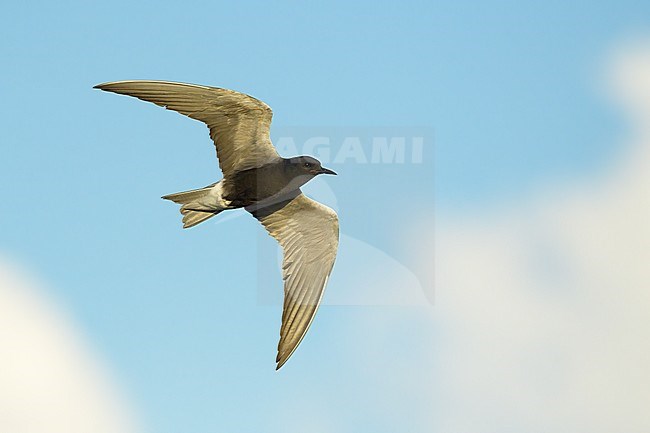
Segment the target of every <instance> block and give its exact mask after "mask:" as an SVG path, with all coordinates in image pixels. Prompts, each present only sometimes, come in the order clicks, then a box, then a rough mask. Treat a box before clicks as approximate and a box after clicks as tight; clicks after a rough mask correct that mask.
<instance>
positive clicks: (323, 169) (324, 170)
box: [319, 167, 336, 176]
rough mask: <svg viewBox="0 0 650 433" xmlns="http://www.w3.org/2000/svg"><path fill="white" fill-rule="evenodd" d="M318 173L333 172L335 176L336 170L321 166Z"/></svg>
mask: <svg viewBox="0 0 650 433" xmlns="http://www.w3.org/2000/svg"><path fill="white" fill-rule="evenodd" d="M319 174H333V175H335V176H336V172H334V171H332V170H330V169H329V168H325V167H322V168H321V169H320V172H319Z"/></svg>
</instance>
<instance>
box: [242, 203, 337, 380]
mask: <svg viewBox="0 0 650 433" xmlns="http://www.w3.org/2000/svg"><path fill="white" fill-rule="evenodd" d="M252 213H253V215H254V216H255V217H256V218H257V219H258V220H260V222H261V223H262V224H263V225H264V227H265V228H266V230H268V232H269V234H270V235H271V236H273V237H274V238H275V239H276V240H277V241H278V242H279V243H280V245H281V246H282V249H283V250H284V260H283V263H282V270H283V279H284V309H283V312H282V328H281V329H280V343H279V344H278V355H277V358H276V362H277V363H278V365H277V368H278V369H279V368H280V367H282V365H283V364H284V363H285V362H287V359H289V357H290V356H291V354H292V353H293V352H294V351H295V350H296V347H298V344H300V341H302V338H303V337H304V336H305V334H306V333H307V329H309V325H310V324H311V322H312V320H313V319H314V315H315V314H316V310H317V309H318V305H319V304H320V300H321V298H322V296H323V290H324V288H325V285H326V284H327V279H328V277H329V275H330V273H331V272H332V267H333V266H334V260H335V259H336V251H337V249H338V245H339V220H338V217H337V215H336V212H334V211H333V210H332V209H330V208H328V207H327V206H324V205H322V204H320V203H318V202H317V201H314V200H312V199H310V198H308V197H306V196H305V195H303V194H299V195H298V196H297V197H295V198H293V199H290V200H288V201H285V202H283V203H280V204H278V205H275V206H270V207H268V208H262V209H259V210H256V211H253V212H252Z"/></svg>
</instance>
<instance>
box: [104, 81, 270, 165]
mask: <svg viewBox="0 0 650 433" xmlns="http://www.w3.org/2000/svg"><path fill="white" fill-rule="evenodd" d="M95 88H96V89H101V90H105V91H107V92H114V93H120V94H123V95H129V96H134V97H136V98H138V99H142V100H143V101H149V102H153V103H154V104H156V105H160V106H161V107H165V108H167V109H168V110H174V111H177V112H179V113H181V114H184V115H186V116H188V117H191V118H192V119H196V120H200V121H201V122H204V123H206V124H207V125H208V128H209V129H210V137H212V140H213V141H214V145H215V147H216V148H217V157H218V158H219V167H221V171H222V172H223V175H224V177H227V176H229V175H230V174H232V173H233V172H235V171H241V170H245V169H248V168H253V167H259V166H261V165H264V164H266V163H268V162H271V161H273V160H274V159H277V158H279V157H280V156H279V155H278V153H277V151H276V150H275V147H273V144H272V143H271V138H270V136H269V133H270V131H269V130H270V127H271V118H272V117H273V111H271V108H270V107H269V106H268V105H266V104H265V103H264V102H262V101H259V100H257V99H255V98H253V97H252V96H248V95H245V94H243V93H238V92H234V91H232V90H228V89H220V88H217V87H208V86H197V85H195V84H183V83H171V82H166V81H116V82H113V83H104V84H98V85H97V86H95Z"/></svg>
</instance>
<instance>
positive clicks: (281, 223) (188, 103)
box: [94, 80, 339, 370]
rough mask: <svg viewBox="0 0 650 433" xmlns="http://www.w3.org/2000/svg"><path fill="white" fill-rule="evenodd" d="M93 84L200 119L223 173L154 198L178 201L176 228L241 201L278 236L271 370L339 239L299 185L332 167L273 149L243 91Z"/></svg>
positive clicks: (334, 224) (307, 315)
mask: <svg viewBox="0 0 650 433" xmlns="http://www.w3.org/2000/svg"><path fill="white" fill-rule="evenodd" d="M94 88H95V89H100V90H103V91H106V92H113V93H117V94H122V95H128V96H132V97H135V98H138V99H141V100H143V101H147V102H152V103H154V104H156V105H159V106H161V107H164V108H166V109H168V110H173V111H176V112H178V113H180V114H183V115H185V116H187V117H190V118H192V119H195V120H198V121H201V122H203V123H205V124H206V125H207V126H208V129H209V131H210V137H211V138H212V141H213V142H214V146H215V148H216V153H217V158H218V161H219V167H220V169H221V172H222V174H223V178H222V179H221V180H219V181H218V182H215V183H213V184H211V185H208V186H206V187H204V188H199V189H194V190H190V191H184V192H178V193H174V194H168V195H165V196H163V197H162V198H163V199H165V200H170V201H172V202H174V203H177V204H179V205H181V207H180V212H181V214H182V216H183V217H182V221H183V228H190V227H194V226H196V225H197V224H199V223H201V222H203V221H206V220H208V219H210V218H212V217H214V216H216V215H218V214H220V213H221V212H223V211H226V210H233V209H242V208H243V209H244V210H245V211H247V212H249V213H250V214H252V215H253V216H254V217H255V218H256V219H257V220H259V222H261V224H262V225H263V226H264V228H265V229H266V230H267V231H268V233H269V234H270V235H271V236H272V237H273V238H275V239H276V241H277V242H278V243H279V244H280V246H281V247H282V250H283V261H282V278H283V281H284V303H283V311H282V325H281V328H280V340H279V342H278V348H277V356H276V359H275V362H276V370H279V369H280V368H281V367H282V366H283V365H284V364H285V363H286V362H287V360H288V359H289V358H290V357H291V355H292V354H293V353H294V351H295V350H296V348H297V347H298V345H299V344H300V342H301V341H302V339H303V337H304V336H305V334H306V333H307V330H308V329H309V327H310V325H311V323H312V321H313V320H314V316H315V314H316V311H317V309H318V306H319V304H320V303H321V299H322V297H323V292H324V290H325V286H326V285H327V281H328V278H329V276H330V274H331V272H332V268H333V266H334V261H335V259H336V254H337V250H338V244H339V220H338V215H337V214H336V212H335V211H334V210H332V209H330V208H329V207H327V206H325V205H323V204H321V203H319V202H317V201H315V200H312V199H311V198H309V197H307V196H306V195H304V194H303V193H302V191H301V189H300V188H301V187H302V186H303V185H304V184H306V183H307V182H309V181H310V180H311V179H313V178H314V177H316V176H319V175H321V174H330V175H336V173H335V172H334V171H332V170H330V169H327V168H324V167H323V166H322V164H321V163H320V161H318V160H317V159H316V158H313V157H311V156H306V155H305V156H296V157H290V158H283V157H281V156H280V155H279V154H278V152H277V150H276V149H275V147H274V146H273V143H272V142H271V138H270V126H271V119H272V117H273V111H272V110H271V108H270V107H269V106H268V105H266V104H265V103H264V102H262V101H260V100H258V99H256V98H254V97H252V96H249V95H246V94H244V93H239V92H236V91H234V90H229V89H224V88H219V87H210V86H203V85H196V84H187V83H178V82H169V81H148V80H131V81H115V82H108V83H103V84H98V85H96V86H94Z"/></svg>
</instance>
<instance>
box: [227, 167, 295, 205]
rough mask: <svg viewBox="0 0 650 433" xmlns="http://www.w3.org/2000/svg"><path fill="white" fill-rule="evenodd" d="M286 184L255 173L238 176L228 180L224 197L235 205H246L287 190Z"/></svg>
mask: <svg viewBox="0 0 650 433" xmlns="http://www.w3.org/2000/svg"><path fill="white" fill-rule="evenodd" d="M286 187H287V185H286V184H283V183H282V182H277V181H276V182H270V181H267V180H265V179H264V178H263V177H262V176H259V175H257V174H255V173H245V174H244V175H242V176H236V177H235V178H234V179H232V181H230V182H228V188H227V191H226V194H225V195H224V198H225V199H226V200H229V201H230V202H232V205H233V206H237V207H246V206H250V205H252V204H255V203H257V202H259V201H263V200H266V199H268V198H271V197H273V196H276V195H279V194H281V193H283V192H285V191H286Z"/></svg>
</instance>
